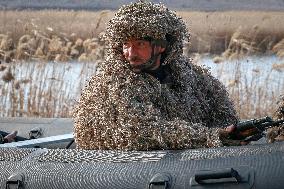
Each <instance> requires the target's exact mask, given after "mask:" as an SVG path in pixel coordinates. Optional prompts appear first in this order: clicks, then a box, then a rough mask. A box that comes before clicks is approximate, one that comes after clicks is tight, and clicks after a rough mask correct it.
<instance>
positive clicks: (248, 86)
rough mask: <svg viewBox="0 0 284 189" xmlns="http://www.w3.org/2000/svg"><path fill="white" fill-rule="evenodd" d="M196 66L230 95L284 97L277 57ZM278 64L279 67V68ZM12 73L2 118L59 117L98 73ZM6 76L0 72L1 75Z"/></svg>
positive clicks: (81, 69) (84, 68)
mask: <svg viewBox="0 0 284 189" xmlns="http://www.w3.org/2000/svg"><path fill="white" fill-rule="evenodd" d="M197 64H199V65H202V66H204V67H207V68H209V69H210V71H211V73H212V75H213V76H215V77H217V78H218V79H219V80H220V81H221V82H223V83H224V85H225V86H226V87H227V88H228V91H229V93H230V92H232V91H234V89H238V91H239V95H241V96H245V95H247V93H248V92H249V93H252V94H253V93H256V92H258V93H259V91H260V90H262V91H266V92H267V93H266V94H265V95H266V98H267V99H268V100H269V99H273V98H272V97H271V95H272V96H278V95H280V94H284V74H283V73H284V68H283V67H284V66H283V64H284V60H283V59H280V58H277V57H275V56H263V57H258V56H251V57H246V58H243V59H237V60H227V61H224V62H222V63H219V64H216V63H214V62H213V57H212V56H202V57H200V58H199V59H198V61H197ZM276 64H277V65H278V66H279V65H280V68H278V69H276V67H275V65H276ZM281 65H282V67H281ZM11 72H12V74H13V75H14V77H15V79H14V80H13V81H11V82H8V83H7V82H4V81H3V80H0V87H1V90H0V104H1V107H2V108H1V109H0V116H11V109H21V110H17V111H16V110H14V111H15V112H19V111H23V112H26V111H30V110H27V109H31V107H33V108H35V109H37V111H40V110H41V108H42V107H47V106H48V107H49V106H51V107H52V106H55V107H57V108H58V110H56V111H54V112H53V114H52V115H51V116H60V115H61V114H59V113H58V112H59V111H60V109H62V108H64V107H65V108H66V107H68V108H69V109H71V108H72V106H73V104H74V103H75V101H76V99H78V98H79V96H80V93H81V89H82V88H83V87H84V86H85V84H86V82H87V80H88V79H89V78H90V77H91V76H92V75H93V74H94V73H95V72H96V64H95V63H76V62H72V63H39V62H33V63H16V64H13V66H11ZM4 73H5V71H2V72H0V76H1V77H2V76H3V75H4ZM15 86H17V87H15ZM245 93H246V94H245ZM262 93H263V92H262ZM258 95H259V94H258ZM258 95H254V97H253V98H254V100H255V101H256V102H257V101H261V100H262V99H261V98H259V97H258ZM46 99H47V100H46ZM239 100H241V99H239ZM19 104H20V105H19ZM46 111H47V110H46ZM49 111H50V110H49ZM56 112H57V113H56ZM12 115H14V116H18V115H19V114H18V113H14V114H12ZM21 115H22V114H20V116H21Z"/></svg>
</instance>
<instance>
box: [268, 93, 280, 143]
mask: <svg viewBox="0 0 284 189" xmlns="http://www.w3.org/2000/svg"><path fill="white" fill-rule="evenodd" d="M274 119H276V120H281V119H284V95H282V96H280V98H279V100H278V102H277V109H276V111H275V113H274ZM267 140H268V142H269V143H272V142H275V141H284V125H283V124H282V125H281V126H279V127H272V128H269V129H268V130H267Z"/></svg>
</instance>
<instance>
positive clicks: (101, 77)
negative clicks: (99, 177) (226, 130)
mask: <svg viewBox="0 0 284 189" xmlns="http://www.w3.org/2000/svg"><path fill="white" fill-rule="evenodd" d="M145 36H148V37H153V38H155V39H161V38H162V39H164V38H166V39H167V40H168V41H169V46H168V47H167V50H166V58H165V61H164V62H163V63H164V65H165V67H166V70H167V72H168V75H169V76H170V78H171V81H170V82H165V83H161V82H160V81H159V80H158V79H156V78H155V77H153V76H152V75H150V74H148V73H139V74H138V73H135V72H133V71H132V70H131V69H130V68H129V65H128V63H127V62H126V60H125V59H124V58H123V56H122V51H121V48H122V47H121V45H122V42H123V41H124V40H127V39H128V38H131V37H135V38H140V37H145ZM188 37H189V35H188V32H187V30H186V28H185V24H184V22H183V21H182V20H181V19H180V18H179V17H177V16H176V14H175V13H174V12H171V11H169V10H168V9H167V8H166V7H164V6H163V5H160V4H152V3H145V2H138V3H134V4H130V5H128V6H124V7H122V8H121V9H120V10H119V11H118V13H117V14H116V15H115V17H114V18H113V19H112V20H111V21H110V22H109V25H108V28H107V31H106V39H107V40H108V41H109V45H110V49H109V52H108V54H107V59H106V60H105V62H104V63H103V64H102V65H101V68H100V71H99V72H98V73H97V74H96V75H95V76H93V77H92V78H91V79H90V81H89V83H88V85H87V86H86V87H85V89H84V90H83V93H82V95H81V98H80V100H79V102H78V104H77V105H76V107H75V109H74V114H73V116H74V122H75V127H74V133H75V140H76V143H77V147H78V148H83V149H114V150H157V149H186V148H198V147H217V146H222V142H221V140H220V139H219V136H220V135H219V134H220V129H219V128H218V127H221V126H226V125H229V124H235V123H236V122H237V120H238V119H237V117H236V112H235V110H234V108H233V105H232V103H231V101H230V100H229V98H228V94H227V92H226V90H225V88H224V86H223V85H222V84H221V83H220V82H219V81H218V80H217V79H215V78H213V77H212V76H211V75H210V73H209V72H208V71H207V70H206V69H203V68H201V67H198V66H196V65H193V64H192V63H191V61H190V60H189V59H188V58H186V57H184V56H183V55H182V42H183V40H185V39H187V38H188Z"/></svg>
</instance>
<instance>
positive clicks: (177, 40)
mask: <svg viewBox="0 0 284 189" xmlns="http://www.w3.org/2000/svg"><path fill="white" fill-rule="evenodd" d="M145 37H150V38H152V39H155V40H167V42H168V47H169V49H170V51H171V53H172V52H174V53H178V54H180V53H182V47H183V41H184V40H189V33H188V31H187V28H186V25H185V23H184V21H183V20H182V19H181V18H180V17H178V16H177V15H176V13H175V12H173V11H170V10H169V9H168V8H167V7H165V6H164V5H162V4H153V3H151V2H141V1H139V2H136V3H131V4H129V5H124V6H122V7H121V8H120V9H119V10H118V12H117V13H116V14H115V16H114V18H113V19H111V20H110V21H109V23H108V26H107V29H106V33H105V38H106V40H107V41H109V45H110V48H111V49H121V47H122V44H123V42H125V41H127V40H128V39H129V38H136V39H140V38H145ZM167 53H168V54H170V53H169V52H167Z"/></svg>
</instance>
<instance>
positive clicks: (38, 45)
mask: <svg viewBox="0 0 284 189" xmlns="http://www.w3.org/2000/svg"><path fill="white" fill-rule="evenodd" d="M177 13H178V14H179V15H180V16H181V17H183V19H184V20H185V21H186V23H187V25H188V28H189V29H190V32H191V34H192V35H191V43H189V44H186V45H185V48H184V51H185V53H186V54H191V53H211V54H218V55H219V56H218V57H216V59H215V60H216V62H222V61H223V60H224V59H228V58H229V59H233V58H238V57H241V56H244V55H251V54H263V53H266V54H272V53H273V54H276V55H277V56H280V57H283V56H284V45H283V44H284V20H283V19H282V18H283V17H284V12H269V11H268V12H258V11H225V12H194V11H193V12H189V11H187V12H185V11H178V12H177ZM113 15H114V12H112V11H108V10H105V11H97V12H91V11H67V10H60V11H58V10H41V11H4V10H2V11H0V16H1V17H0V59H2V60H3V61H5V62H11V61H16V60H40V61H43V60H46V61H57V62H59V61H63V62H66V61H72V60H76V61H77V60H79V61H96V60H98V59H102V58H103V57H101V56H100V55H101V54H103V52H104V50H105V48H104V46H105V43H104V41H103V40H102V39H101V35H102V34H103V31H104V29H105V27H106V23H107V21H108V20H109V19H110V18H111V17H112V16H113Z"/></svg>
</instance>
